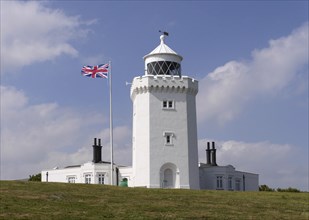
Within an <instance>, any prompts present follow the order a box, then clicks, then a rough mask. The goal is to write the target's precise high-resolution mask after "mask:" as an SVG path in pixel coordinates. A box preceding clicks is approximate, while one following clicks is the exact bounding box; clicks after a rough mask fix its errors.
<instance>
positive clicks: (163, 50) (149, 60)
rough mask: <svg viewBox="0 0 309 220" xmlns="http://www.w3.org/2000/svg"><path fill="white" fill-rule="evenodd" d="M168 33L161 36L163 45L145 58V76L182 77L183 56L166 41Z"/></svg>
mask: <svg viewBox="0 0 309 220" xmlns="http://www.w3.org/2000/svg"><path fill="white" fill-rule="evenodd" d="M166 36H167V34H166V33H164V34H163V35H161V36H160V40H161V43H160V45H159V46H157V48H155V49H154V50H153V51H151V52H150V53H149V54H147V55H146V56H144V61H145V75H174V76H181V64H180V63H181V60H182V56H180V55H178V54H177V53H176V52H175V51H173V50H172V49H171V48H169V47H168V46H167V45H166V44H165V42H164V40H165V37H166Z"/></svg>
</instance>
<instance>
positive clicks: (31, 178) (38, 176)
mask: <svg viewBox="0 0 309 220" xmlns="http://www.w3.org/2000/svg"><path fill="white" fill-rule="evenodd" d="M28 181H41V173H38V174H36V175H29V179H28Z"/></svg>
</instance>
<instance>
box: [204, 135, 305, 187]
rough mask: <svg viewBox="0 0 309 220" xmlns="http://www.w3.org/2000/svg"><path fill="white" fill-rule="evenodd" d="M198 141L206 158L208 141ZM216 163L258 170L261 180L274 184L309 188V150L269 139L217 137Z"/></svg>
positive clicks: (269, 184) (249, 170) (254, 171)
mask: <svg viewBox="0 0 309 220" xmlns="http://www.w3.org/2000/svg"><path fill="white" fill-rule="evenodd" d="M207 141H213V140H200V141H199V156H200V158H199V159H200V161H201V162H204V163H205V162H206V153H205V149H206V142H207ZM216 148H217V164H218V165H222V166H224V165H229V164H231V165H233V166H234V167H235V168H236V169H237V170H240V171H246V172H251V173H257V174H259V184H260V185H261V184H266V185H268V186H270V187H272V188H278V187H280V188H287V187H295V188H298V189H301V190H306V191H308V190H309V189H308V158H307V156H308V150H307V149H302V148H299V147H297V146H292V145H288V144H274V143H271V142H269V141H263V142H256V143H247V142H242V141H234V140H231V141H216Z"/></svg>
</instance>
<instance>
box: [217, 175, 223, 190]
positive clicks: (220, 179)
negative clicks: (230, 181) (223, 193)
mask: <svg viewBox="0 0 309 220" xmlns="http://www.w3.org/2000/svg"><path fill="white" fill-rule="evenodd" d="M216 189H217V190H222V189H223V176H222V175H217V176H216Z"/></svg>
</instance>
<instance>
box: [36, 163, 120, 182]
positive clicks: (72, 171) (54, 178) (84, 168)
mask: <svg viewBox="0 0 309 220" xmlns="http://www.w3.org/2000/svg"><path fill="white" fill-rule="evenodd" d="M47 172H48V181H47V178H46V177H47V176H46V173H47ZM87 174H89V175H90V176H91V182H90V183H91V184H98V175H99V174H104V184H110V165H109V164H103V163H95V164H94V163H92V162H89V163H85V164H83V165H81V166H80V167H72V168H63V169H52V170H43V171H42V172H41V175H42V179H41V181H42V182H59V183H67V182H68V178H69V177H75V183H85V175H87ZM115 178H116V177H114V179H115Z"/></svg>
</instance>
